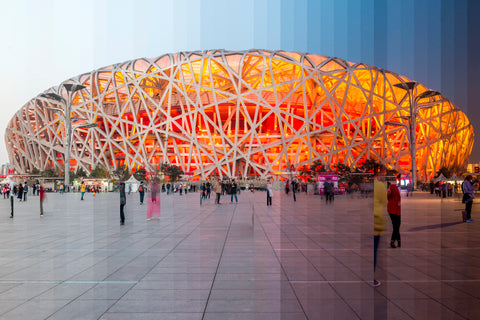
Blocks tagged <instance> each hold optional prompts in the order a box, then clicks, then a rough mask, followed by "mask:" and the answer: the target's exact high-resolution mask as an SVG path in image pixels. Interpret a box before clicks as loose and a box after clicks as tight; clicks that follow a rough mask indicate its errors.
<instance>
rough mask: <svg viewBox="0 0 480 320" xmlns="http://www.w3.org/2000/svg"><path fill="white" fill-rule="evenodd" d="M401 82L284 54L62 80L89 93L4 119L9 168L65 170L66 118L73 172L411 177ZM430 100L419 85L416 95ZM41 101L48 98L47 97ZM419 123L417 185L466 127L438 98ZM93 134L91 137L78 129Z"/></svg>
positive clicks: (452, 161) (458, 146) (192, 60)
mask: <svg viewBox="0 0 480 320" xmlns="http://www.w3.org/2000/svg"><path fill="white" fill-rule="evenodd" d="M408 81H410V80H409V79H407V78H406V77H403V76H400V75H398V74H395V73H392V72H389V71H386V70H382V69H379V68H375V67H371V66H368V65H365V64H361V63H351V62H347V61H344V60H342V59H339V58H331V57H326V56H321V55H310V54H302V53H297V52H283V51H265V50H248V51H224V50H214V51H196V52H180V53H176V54H166V55H163V56H160V57H158V58H153V59H137V60H132V61H127V62H124V63H119V64H115V65H112V66H109V67H105V68H101V69H98V70H95V71H93V72H90V73H86V74H82V75H80V76H77V77H75V78H72V79H69V80H66V81H65V82H64V83H62V84H61V85H60V86H59V87H54V88H51V89H48V90H47V91H45V93H56V94H58V95H63V96H65V92H64V91H65V90H64V84H67V83H74V84H82V85H84V86H86V88H85V89H83V90H81V91H78V92H76V93H75V94H74V95H73V100H72V109H71V114H70V115H65V112H64V113H63V114H62V112H59V110H60V111H61V110H65V109H64V108H65V106H64V105H62V104H61V103H59V102H56V101H53V100H49V99H45V98H43V97H40V95H39V96H38V97H35V98H33V99H32V100H30V101H29V102H28V103H27V104H25V105H24V106H23V107H22V108H21V109H20V110H19V111H18V112H17V113H16V114H15V116H14V117H13V118H12V119H11V121H10V123H9V126H8V128H7V129H6V144H7V148H8V152H9V157H10V163H11V165H12V166H13V167H14V168H15V169H16V170H17V171H19V172H27V171H29V170H32V169H33V168H37V169H40V170H45V169H47V168H58V169H60V170H63V167H64V163H63V161H64V159H65V145H66V138H65V136H66V128H65V117H66V116H70V117H71V118H72V126H73V134H72V143H71V150H70V154H71V167H72V169H73V170H75V169H78V168H80V167H81V168H83V169H84V170H87V171H88V170H91V169H92V168H93V167H96V166H98V165H103V166H105V167H106V168H107V169H109V170H114V169H116V168H118V167H122V166H127V167H128V168H129V169H133V170H135V169H137V168H139V167H146V168H147V170H153V169H154V168H155V167H157V166H159V165H160V164H161V163H164V162H167V163H171V164H175V165H178V166H180V167H181V168H182V169H183V171H185V172H186V173H188V174H191V175H193V176H198V177H201V178H205V177H207V176H210V175H216V176H228V177H233V176H243V177H247V176H258V177H261V178H265V177H267V176H269V175H272V174H274V173H278V172H288V171H290V170H291V168H292V166H293V167H295V168H298V167H300V166H302V165H307V166H308V165H309V164H311V163H312V162H313V161H315V160H320V161H322V162H323V163H324V164H325V165H327V166H328V167H333V164H335V163H344V164H346V165H350V166H356V165H358V164H360V163H362V162H363V161H364V160H365V159H368V158H372V159H376V160H379V161H380V162H381V163H384V164H385V165H386V166H387V167H389V168H395V169H397V170H399V171H401V172H408V171H409V170H410V151H409V150H410V145H409V139H408V130H405V128H403V127H400V126H388V125H387V126H386V125H385V122H387V121H390V122H392V121H393V122H399V123H402V122H405V123H407V117H409V116H410V109H409V107H410V106H409V99H408V94H407V92H406V91H405V90H402V89H401V88H397V87H395V86H394V85H395V84H398V83H405V82H408ZM426 90H428V89H427V88H426V87H425V86H423V85H421V84H419V85H417V86H416V88H415V90H414V92H413V94H415V95H416V96H418V95H420V94H422V92H425V91H426ZM45 93H44V94H45ZM418 105H419V106H425V105H428V106H429V107H428V108H422V109H421V110H418V115H417V116H416V122H417V124H416V126H415V132H416V163H417V168H418V171H419V177H421V178H428V177H431V176H432V175H433V174H434V173H435V172H436V171H437V170H438V169H439V168H440V167H442V166H447V167H454V168H462V167H464V166H465V165H466V163H467V161H468V158H469V156H470V152H471V150H472V145H473V136H474V134H473V128H472V126H471V124H470V122H469V120H468V119H467V117H466V116H465V114H464V113H463V112H462V111H461V110H460V109H458V108H457V107H456V106H455V105H453V104H452V103H451V102H449V101H448V100H446V99H445V98H444V97H441V96H436V97H430V98H425V99H421V100H419V101H418ZM84 123H95V124H96V127H88V126H87V127H85V126H83V125H82V124H84Z"/></svg>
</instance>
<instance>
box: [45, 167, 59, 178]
mask: <svg viewBox="0 0 480 320" xmlns="http://www.w3.org/2000/svg"><path fill="white" fill-rule="evenodd" d="M41 174H42V177H58V176H60V173H59V172H58V171H56V170H53V169H45V171H42V173H41Z"/></svg>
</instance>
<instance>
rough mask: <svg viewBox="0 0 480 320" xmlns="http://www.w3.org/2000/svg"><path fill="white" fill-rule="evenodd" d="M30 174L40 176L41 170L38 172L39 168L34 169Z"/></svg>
mask: <svg viewBox="0 0 480 320" xmlns="http://www.w3.org/2000/svg"><path fill="white" fill-rule="evenodd" d="M30 173H31V174H35V175H37V174H40V170H38V169H37V168H33V169H32V171H31V172H30Z"/></svg>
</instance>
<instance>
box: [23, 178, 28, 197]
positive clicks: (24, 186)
mask: <svg viewBox="0 0 480 320" xmlns="http://www.w3.org/2000/svg"><path fill="white" fill-rule="evenodd" d="M27 193H28V184H27V181H25V183H24V184H23V202H26V201H27Z"/></svg>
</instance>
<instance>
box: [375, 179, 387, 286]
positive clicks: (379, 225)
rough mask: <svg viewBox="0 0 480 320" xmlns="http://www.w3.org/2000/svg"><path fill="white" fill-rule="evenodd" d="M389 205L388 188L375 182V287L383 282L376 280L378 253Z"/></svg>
mask: <svg viewBox="0 0 480 320" xmlns="http://www.w3.org/2000/svg"><path fill="white" fill-rule="evenodd" d="M386 204H387V188H385V185H384V184H383V182H380V181H378V180H375V181H374V182H373V223H374V225H373V286H374V287H378V286H379V285H380V284H381V282H380V281H378V280H376V279H375V269H376V267H377V251H378V245H379V243H380V236H381V235H382V233H383V231H384V230H385V220H384V219H383V210H384V208H385V205H386Z"/></svg>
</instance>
